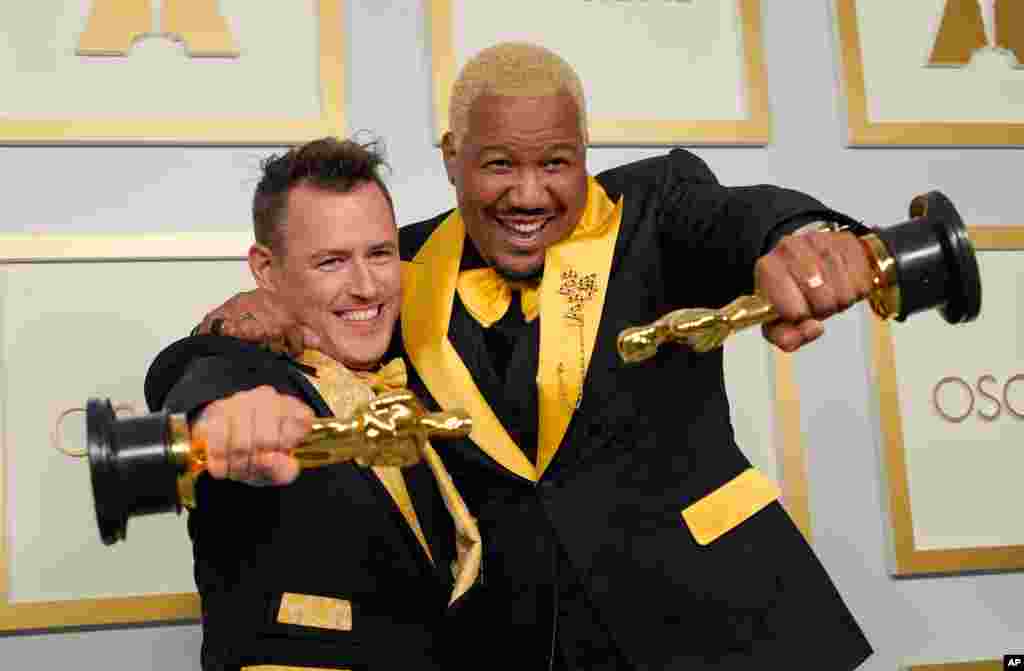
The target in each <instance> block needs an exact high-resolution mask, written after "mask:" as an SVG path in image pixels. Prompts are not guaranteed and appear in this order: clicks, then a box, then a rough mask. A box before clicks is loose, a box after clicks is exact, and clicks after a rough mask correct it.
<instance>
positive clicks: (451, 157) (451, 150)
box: [441, 131, 455, 186]
mask: <svg viewBox="0 0 1024 671" xmlns="http://www.w3.org/2000/svg"><path fill="white" fill-rule="evenodd" d="M441 156H442V157H443V158H444V171H445V172H446V173H448V182H449V184H451V185H452V186H455V136H453V135H452V133H451V131H448V132H447V133H445V134H444V136H443V137H442V138H441Z"/></svg>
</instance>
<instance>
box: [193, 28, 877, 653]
mask: <svg viewBox="0 0 1024 671" xmlns="http://www.w3.org/2000/svg"><path fill="white" fill-rule="evenodd" d="M584 102H585V99H584V96H583V87H582V85H581V84H580V82H579V79H578V77H577V76H576V74H575V72H574V71H573V69H572V68H571V67H570V66H569V65H568V64H567V63H566V62H565V61H564V60H563V59H561V58H560V57H559V56H558V55H556V54H554V53H553V52H551V51H549V50H547V49H545V48H543V47H539V46H536V45H532V44H524V43H507V44H500V45H497V46H494V47H492V48H489V49H486V50H484V51H483V52H481V53H479V54H478V55H476V56H475V57H474V58H473V59H471V60H470V61H469V62H468V63H467V64H466V65H465V67H464V68H463V69H462V71H461V73H460V75H459V78H458V81H457V82H456V84H455V86H454V88H453V91H452V100H451V105H450V128H451V130H450V132H449V133H447V134H446V135H445V137H444V138H443V141H442V153H443V158H444V165H445V170H446V172H447V174H448V178H449V180H450V181H451V183H452V185H453V186H454V187H455V194H456V199H457V202H458V207H457V208H456V209H454V210H451V211H448V212H445V213H442V214H440V215H438V216H437V217H435V218H433V219H430V220H427V221H423V222H420V223H417V224H413V225H410V226H406V227H404V228H402V229H401V231H400V247H401V256H402V259H403V261H405V262H406V263H404V264H403V285H404V296H403V301H402V309H401V326H402V336H403V343H404V347H405V350H406V357H407V359H408V360H409V361H410V363H411V368H412V371H413V373H414V375H413V379H412V381H411V386H412V388H413V389H414V390H416V391H417V392H418V393H419V394H420V395H421V396H423V397H424V398H426V399H428V400H429V401H430V402H432V403H433V404H436V405H437V406H440V407H445V408H448V407H461V408H464V409H466V410H468V411H469V412H470V414H471V415H472V416H473V419H474V431H473V433H472V434H471V436H470V437H469V439H465V440H462V441H455V442H453V443H452V444H450V445H446V450H445V463H446V464H447V465H448V466H449V469H450V471H451V473H452V476H453V478H454V479H455V481H456V483H457V484H458V485H459V489H460V491H461V492H462V493H463V495H464V496H465V497H466V501H467V504H468V505H469V507H470V509H471V511H472V512H473V514H474V515H475V516H476V518H477V520H478V523H479V527H480V530H481V533H482V535H483V539H484V544H483V546H484V560H483V574H484V582H483V589H484V591H482V592H480V593H479V594H478V596H480V595H484V596H486V599H484V600H483V603H481V602H480V601H478V602H477V605H482V606H483V608H482V610H480V611H479V612H474V611H473V610H472V609H465V610H463V611H462V613H461V614H460V618H461V621H460V624H461V631H462V632H463V634H464V638H465V641H466V644H465V645H466V651H467V654H468V652H469V650H471V649H472V650H477V649H481V650H483V651H485V654H488V655H492V656H498V657H500V659H501V660H502V664H503V665H504V664H507V665H509V668H523V669H541V668H543V669H581V670H582V669H587V670H591V671H592V670H599V669H600V670H604V669H607V670H620V669H641V670H644V671H647V670H653V669H685V670H686V671H695V670H697V671H700V670H710V669H748V668H779V669H797V668H808V665H809V664H813V666H814V668H820V669H827V670H830V671H845V670H848V669H853V668H855V667H857V666H858V665H859V664H860V663H861V662H862V661H863V660H864V659H866V658H867V657H868V656H869V655H870V653H871V647H870V645H869V644H868V642H867V641H866V640H865V638H864V635H863V633H862V632H861V630H860V628H859V626H858V625H857V623H856V622H855V620H854V619H853V617H852V616H851V614H850V613H849V611H848V610H847V608H846V606H845V605H844V603H843V601H842V598H841V597H840V595H839V593H838V592H837V590H836V589H835V587H834V586H833V584H832V582H831V580H830V579H829V577H828V575H827V574H826V572H825V571H824V569H823V568H822V566H821V564H820V563H819V562H818V560H817V558H816V557H815V555H814V553H813V552H812V550H811V549H810V547H809V546H808V545H807V543H806V542H805V540H804V539H803V537H802V536H801V534H800V533H799V531H798V530H797V529H796V527H795V525H794V524H793V522H792V520H791V519H790V518H789V517H788V515H787V514H786V512H785V511H784V510H783V508H782V507H781V506H780V504H779V501H778V496H779V491H778V488H777V487H776V486H775V484H774V483H772V482H771V481H770V480H769V479H768V478H766V477H765V476H764V475H763V474H761V473H760V472H758V471H757V470H756V469H753V468H751V465H750V462H749V461H748V460H747V458H746V457H745V456H744V455H743V453H742V452H741V451H740V448H739V447H738V446H737V445H736V443H735V441H734V436H733V431H732V428H731V426H730V421H729V401H728V399H727V397H726V393H725V388H724V383H723V372H722V351H721V349H719V350H717V351H713V352H710V353H706V354H695V353H693V352H691V351H688V350H685V349H683V348H678V349H671V350H665V351H662V352H661V353H660V354H659V355H658V356H657V357H656V358H654V359H653V360H652V361H649V362H647V363H645V364H642V365H636V366H625V365H624V364H623V363H622V362H621V361H620V360H619V356H618V354H617V351H616V336H617V334H618V333H619V332H621V331H622V330H623V329H624V328H626V327H628V326H632V325H637V324H642V323H649V322H651V321H653V320H654V319H656V318H658V317H659V316H661V315H663V314H664V313H666V312H667V311H669V310H672V309H675V308H678V307H683V306H710V307H716V306H721V305H724V304H726V303H728V302H730V301H731V300H732V299H734V298H736V297H737V296H739V295H742V294H749V293H752V292H753V290H754V288H755V286H756V287H757V290H758V292H759V293H760V294H761V295H762V296H764V297H765V298H767V299H768V300H769V301H770V302H771V303H772V304H773V306H774V307H775V309H776V311H777V313H778V314H779V315H781V316H782V319H781V320H780V321H778V322H776V323H773V324H771V325H770V326H768V327H766V328H765V329H764V334H765V337H766V338H767V339H768V340H770V341H771V342H772V343H774V344H776V345H777V346H779V347H780V348H782V349H784V350H787V351H793V350H795V349H798V348H799V347H801V346H802V345H804V344H805V343H807V342H810V341H812V340H814V339H815V338H817V337H819V336H820V335H821V334H822V333H823V331H824V327H823V325H822V320H823V319H825V318H827V317H829V316H831V315H833V314H835V313H837V312H840V311H842V310H844V309H846V308H847V307H848V306H849V305H851V304H853V303H854V302H856V301H857V300H859V299H861V298H863V297H864V296H865V295H866V294H867V292H868V291H869V289H870V281H869V278H870V272H869V269H868V268H867V263H866V261H865V259H864V256H863V252H862V251H861V247H860V244H859V242H858V241H857V239H856V238H855V237H854V235H853V234H852V233H851V232H842V233H835V232H820V231H816V230H815V231H807V230H805V229H808V228H817V227H818V224H819V223H820V222H839V223H842V224H845V225H846V226H847V227H849V228H850V229H851V230H853V231H858V230H862V227H860V225H859V224H857V222H855V221H853V220H851V219H850V218H849V217H847V216H845V215H842V214H840V213H838V212H835V211H833V210H831V209H829V208H827V207H826V206H824V205H822V204H821V203H820V202H818V201H817V200H815V199H813V198H811V197H809V196H807V195H804V194H802V193H799V192H795V191H790V190H786V189H782V188H778V187H774V186H756V187H726V186H722V185H721V184H719V183H718V181H717V180H716V178H715V176H714V175H713V174H712V173H711V171H710V170H709V169H708V167H707V166H706V165H705V164H704V162H703V161H701V160H700V159H699V158H697V157H696V156H694V155H693V154H691V153H689V152H686V151H683V150H679V149H677V150H673V151H671V152H669V153H668V154H667V155H664V156H658V157H654V158H649V159H646V160H642V161H639V162H636V163H632V164H628V165H625V166H621V167H618V168H615V169H612V170H608V171H606V172H603V173H601V174H599V175H596V176H590V175H588V174H587V170H586V144H587V126H586V111H585V104H584ZM797 232H800V233H801V234H800V235H795V234H794V233H797ZM246 311H250V312H259V313H260V314H261V315H265V318H264V319H261V321H262V322H265V323H264V324H263V325H262V326H261V328H260V329H258V330H255V329H252V328H250V327H249V326H245V325H244V324H241V323H239V322H238V321H237V315H239V314H241V313H243V312H246ZM213 318H219V319H224V320H226V321H225V322H224V323H225V324H229V325H230V328H231V329H233V330H234V332H236V333H238V334H240V335H244V336H245V337H248V338H251V339H261V338H268V337H275V336H281V335H282V334H283V333H286V332H289V331H290V330H291V331H294V329H295V328H296V324H297V320H296V319H295V318H294V317H290V316H289V315H287V314H286V311H283V310H281V309H280V308H279V307H278V306H276V305H275V304H274V303H273V300H272V297H268V296H266V295H265V294H262V293H260V292H254V293H249V294H241V295H239V296H236V297H235V298H233V299H232V300H230V301H228V302H227V303H226V304H225V305H223V306H221V307H220V308H218V310H216V311H215V312H214V313H213V314H211V315H210V316H208V318H207V323H208V322H209V320H211V319H213ZM462 615H465V617H461V616H462ZM473 659H474V660H476V661H475V663H480V660H481V658H480V657H479V656H477V657H474V658H473ZM490 659H491V658H490V657H488V658H487V660H488V661H486V662H483V663H485V664H490ZM808 660H814V661H813V662H809V661H808Z"/></svg>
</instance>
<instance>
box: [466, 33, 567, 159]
mask: <svg viewBox="0 0 1024 671" xmlns="http://www.w3.org/2000/svg"><path fill="white" fill-rule="evenodd" d="M563 93H567V94H569V95H570V96H571V97H572V99H573V101H575V103H576V109H577V114H578V115H579V123H580V135H581V137H582V138H583V142H584V143H586V142H587V107H586V103H585V100H584V98H583V84H582V82H580V78H579V76H578V75H577V74H576V71H575V70H573V69H572V66H571V65H569V64H568V63H567V62H566V61H565V60H564V59H563V58H562V57H561V56H559V55H558V54H556V53H555V52H553V51H551V50H550V49H546V48H544V47H542V46H539V45H537V44H531V43H529V42H503V43H501V44H496V45H495V46H493V47H488V48H487V49H484V50H483V51H481V52H480V53H478V54H477V55H476V56H474V57H473V58H472V59H470V60H469V62H467V63H466V64H465V65H464V66H463V67H462V71H461V72H459V77H458V79H456V80H455V85H454V86H453V87H452V95H451V100H450V101H449V106H448V128H449V130H450V132H451V134H452V139H453V141H454V143H455V146H456V147H459V146H461V145H462V140H463V138H464V137H465V136H466V131H467V130H468V128H469V111H470V109H472V107H473V103H475V102H476V100H477V98H479V97H480V96H482V95H487V94H491V95H500V96H548V95H551V96H553V95H559V94H563Z"/></svg>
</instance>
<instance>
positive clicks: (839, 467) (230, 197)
mask: <svg viewBox="0 0 1024 671" xmlns="http://www.w3.org/2000/svg"><path fill="white" fill-rule="evenodd" d="M761 4H762V12H763V29H764V43H765V50H766V58H767V66H768V82H769V90H770V101H771V115H772V143H771V145H770V146H769V147H767V148H739V147H721V148H697V149H696V150H695V151H696V152H697V153H698V154H699V155H700V156H702V157H703V158H704V159H706V160H707V161H708V163H709V164H710V165H711V167H712V168H713V169H714V170H715V171H716V173H717V174H718V176H719V178H720V179H721V180H722V181H723V182H724V183H728V184H737V185H738V184H753V183H765V182H770V183H778V184H783V185H787V186H793V187H796V188H799V189H801V190H804V191H807V192H809V193H811V194H814V195H816V196H818V197H820V198H821V199H823V200H825V201H826V202H828V203H829V204H831V205H833V206H835V207H837V208H839V209H841V210H844V211H846V212H849V213H851V214H853V215H854V216H856V217H858V218H861V219H863V220H864V221H866V222H868V223H873V222H877V223H879V224H888V223H895V222H896V221H897V220H902V218H903V217H904V216H905V214H906V208H907V205H908V203H909V200H910V198H911V197H912V196H913V195H915V194H918V193H921V192H924V191H927V190H930V189H936V188H937V189H941V190H943V191H945V192H946V193H947V195H949V196H950V198H951V199H952V200H953V201H954V203H955V204H956V205H957V206H958V207H959V209H960V211H961V213H962V214H963V216H964V218H965V220H966V221H967V223H968V224H969V225H974V226H986V225H1001V224H1024V213H1022V208H1021V206H1020V202H1021V175H1022V174H1024V170H1022V167H1024V165H1022V159H1024V153H1022V151H1021V150H1020V149H1001V150H1000V149H984V150H983V149H857V150H852V149H847V148H845V147H844V144H845V142H844V138H845V135H844V122H843V115H844V109H845V107H844V103H843V101H842V98H841V89H840V83H839V74H838V72H839V69H838V61H837V46H836V39H835V32H834V27H833V22H834V9H833V7H832V4H831V2H830V1H828V0H796V1H794V0H762V2H761ZM345 21H346V25H347V26H348V31H347V40H348V46H347V52H348V54H347V55H348V61H349V64H350V67H349V71H348V118H349V120H350V123H349V127H350V128H351V129H353V130H358V129H365V130H367V131H372V132H373V133H375V134H378V135H380V136H381V137H382V138H383V139H384V140H385V141H386V145H387V153H388V157H389V160H390V162H391V164H392V165H393V172H392V174H391V176H390V178H389V181H390V184H391V188H392V190H393V193H394V196H395V201H396V209H397V212H398V217H399V221H400V222H405V223H409V222H413V221H417V220H419V219H422V218H426V217H428V216H431V215H433V214H436V213H437V212H439V211H441V210H442V209H445V208H449V207H451V206H453V205H454V194H453V192H452V190H451V189H450V187H449V185H448V183H447V181H446V179H445V176H444V172H443V169H442V165H441V160H440V156H439V152H438V150H437V149H436V148H435V147H434V146H433V145H432V144H431V139H432V130H431V129H432V128H433V125H432V117H431V115H432V110H431V102H430V91H431V89H430V87H431V79H430V60H429V53H428V41H427V36H426V30H425V27H424V7H423V3H422V2H417V1H414V0H348V2H347V9H346V15H345ZM0 30H2V29H0ZM893 39H898V36H894V37H893ZM277 76H282V77H287V73H286V72H285V73H279V74H278V75H277ZM637 76H638V77H642V76H644V75H643V73H642V72H637ZM652 85H656V86H666V85H672V86H680V87H687V86H688V82H685V81H679V82H664V81H662V82H652ZM270 151H272V148H219V147H25V146H17V147H9V146H8V147H0V194H2V197H3V204H2V207H0V232H4V233H6V232H26V231H33V232H43V233H54V234H62V235H65V234H66V235H71V234H86V233H117V234H136V233H140V234H141V233H145V232H155V231H162V232H171V231H223V230H237V231H244V230H248V229H249V227H250V221H249V216H248V210H249V202H250V197H251V192H252V189H253V187H254V185H255V181H256V178H257V174H258V172H257V168H258V166H257V164H258V161H259V159H260V158H261V157H262V156H264V155H265V154H267V153H269V152H270ZM661 151H662V150H661V149H630V148H602V149H591V150H590V152H589V157H588V165H589V167H590V169H591V171H592V172H597V171H600V170H601V169H604V168H606V167H610V166H614V165H617V164H620V163H624V162H627V161H631V160H634V159H639V158H643V157H646V156H650V155H654V154H657V153H660V152H661ZM157 289H158V288H156V287H154V290H157ZM159 290H160V291H164V290H166V289H164V288H159ZM220 293H221V292H218V291H217V290H216V288H215V287H212V288H211V290H210V292H209V294H207V295H197V296H195V305H196V315H197V318H198V316H200V315H201V314H203V312H204V311H205V310H206V309H207V308H208V307H212V306H213V305H215V304H217V303H219V302H220V299H222V298H224V296H222V295H220ZM870 318H871V317H870V315H869V314H868V313H867V312H866V311H865V310H863V309H854V310H852V311H851V312H849V313H847V314H845V315H843V316H841V317H839V318H837V319H834V320H832V321H830V322H829V323H828V327H827V334H826V337H825V338H823V339H822V340H821V341H819V342H818V343H815V344H814V345H813V346H810V347H808V348H806V350H805V351H803V352H802V353H801V354H800V356H799V357H797V379H798V382H799V385H800V395H801V402H802V424H803V428H804V430H805V445H806V447H807V450H808V452H809V479H810V506H811V515H812V531H813V535H814V546H815V549H816V550H817V552H818V554H819V556H820V558H821V560H822V561H823V562H824V564H825V566H826V567H827V568H828V570H829V572H830V574H831V575H832V577H833V579H834V580H835V582H836V584H837V585H838V587H839V590H840V591H841V592H842V594H843V596H844V597H845V598H846V601H847V603H848V604H849V606H850V608H851V609H852V610H853V612H854V614H855V615H856V617H857V619H858V620H859V621H860V622H861V624H862V625H863V626H864V628H865V629H866V631H867V635H868V638H869V639H870V640H871V642H872V643H873V644H874V646H875V648H876V650H877V653H876V654H875V656H874V657H872V658H871V660H870V661H869V662H868V663H867V664H866V665H865V666H864V667H863V668H864V669H866V670H867V671H878V670H885V671H892V670H894V669H896V668H898V667H899V666H900V665H902V664H905V663H911V662H915V663H926V662H940V661H953V660H972V659H982V658H993V657H996V656H997V655H999V654H1001V653H1002V652H1010V651H1012V648H1011V647H1010V646H1011V643H1012V642H1013V641H1016V642H1017V645H1016V648H1017V650H1016V651H1017V652H1020V651H1022V649H1024V608H1022V603H1024V575H1022V574H1021V573H1011V574H997V575H975V576H959V577H942V578H918V579H906V580H894V579H892V578H890V577H889V576H888V574H887V569H886V565H887V564H886V557H887V555H886V553H887V549H886V541H885V539H886V533H887V531H886V528H887V527H886V525H887V521H886V518H885V516H884V513H883V507H882V505H883V503H882V502H883V498H884V485H883V482H882V480H881V476H880V465H879V462H880V439H879V431H878V426H877V419H876V413H875V411H874V410H873V404H874V400H873V399H874V397H873V395H872V392H871V390H870V388H869V377H868V348H867V346H868V340H867V336H868V331H867V325H868V321H869V319H870ZM190 326H191V325H190V324H182V332H183V333H184V332H185V331H187V330H188V328H189V327H190ZM73 337H74V334H68V338H69V341H68V343H67V345H68V347H74V346H75V343H74V341H73V340H70V339H71V338H73ZM955 487H956V484H955V483H951V491H955ZM343 523H344V522H343V520H339V521H338V531H339V533H340V532H341V528H342V525H343ZM183 533H184V531H183ZM199 643H200V631H199V627H198V626H197V625H195V624H189V625H168V626H144V627H129V628H115V629H102V630H91V631H75V632H55V633H54V632H40V633H32V634H15V635H9V636H4V637H0V660H2V661H0V666H2V667H3V668H5V669H19V668H30V667H31V668H41V669H62V668H77V667H81V666H83V665H84V666H93V665H102V667H104V668H106V669H109V670H110V671H121V670H123V671H136V670H137V669H158V670H161V671H163V670H167V671H170V670H178V669H189V668H198V657H199ZM808 661H809V664H810V665H809V666H808V668H812V667H818V668H827V663H826V661H825V660H808ZM478 663H482V664H484V665H486V662H482V661H480V660H478Z"/></svg>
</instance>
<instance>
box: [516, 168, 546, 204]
mask: <svg viewBox="0 0 1024 671" xmlns="http://www.w3.org/2000/svg"><path fill="white" fill-rule="evenodd" d="M548 203H549V198H548V189H547V184H546V183H545V180H544V176H543V175H542V174H540V172H539V171H537V170H534V169H524V170H522V171H520V173H519V179H517V180H516V183H515V184H514V185H513V186H512V188H511V189H510V190H509V194H508V204H509V205H511V206H512V207H514V208H516V209H520V210H542V209H545V208H546V207H547V206H548Z"/></svg>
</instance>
